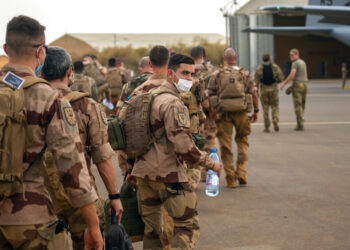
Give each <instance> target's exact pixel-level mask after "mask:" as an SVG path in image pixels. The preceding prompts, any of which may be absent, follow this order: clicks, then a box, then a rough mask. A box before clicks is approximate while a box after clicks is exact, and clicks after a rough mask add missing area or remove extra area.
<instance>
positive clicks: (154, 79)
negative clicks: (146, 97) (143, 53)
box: [131, 74, 167, 95]
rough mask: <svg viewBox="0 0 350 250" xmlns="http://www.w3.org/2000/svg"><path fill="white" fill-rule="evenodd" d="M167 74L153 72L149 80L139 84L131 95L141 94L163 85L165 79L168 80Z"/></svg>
mask: <svg viewBox="0 0 350 250" xmlns="http://www.w3.org/2000/svg"><path fill="white" fill-rule="evenodd" d="M166 78H167V75H166V74H165V75H160V74H153V75H151V76H150V78H148V80H147V81H145V82H144V83H142V84H141V85H140V86H138V87H137V88H136V89H135V90H134V92H133V93H131V95H139V94H142V93H147V92H148V91H150V90H151V89H153V88H156V87H159V86H160V85H162V83H163V82H164V80H166Z"/></svg>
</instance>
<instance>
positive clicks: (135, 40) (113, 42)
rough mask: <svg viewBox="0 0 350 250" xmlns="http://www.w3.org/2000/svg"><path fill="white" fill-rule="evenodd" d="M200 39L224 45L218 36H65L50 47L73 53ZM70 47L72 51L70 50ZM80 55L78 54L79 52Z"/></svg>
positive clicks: (223, 40) (222, 39)
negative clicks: (64, 49)
mask: <svg viewBox="0 0 350 250" xmlns="http://www.w3.org/2000/svg"><path fill="white" fill-rule="evenodd" d="M200 39H206V40H207V41H208V42H210V43H216V42H219V43H221V44H224V43H225V37H224V36H222V35H220V34H93V33H91V34H65V35H63V36H62V37H60V38H58V39H57V40H55V41H54V42H52V43H51V44H50V45H56V46H62V47H64V48H66V49H68V50H69V52H70V53H71V52H73V51H78V50H79V51H83V50H84V51H89V50H97V51H101V50H102V49H104V48H108V47H116V46H118V47H127V46H129V45H130V46H132V47H133V48H135V49H136V48H141V47H146V48H147V47H151V46H154V45H157V44H160V45H164V46H168V47H170V46H172V45H176V44H178V43H184V44H186V45H192V44H195V42H196V41H199V40H200ZM70 47H72V49H71V48H70ZM79 53H80V52H79Z"/></svg>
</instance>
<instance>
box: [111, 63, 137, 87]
mask: <svg viewBox="0 0 350 250" xmlns="http://www.w3.org/2000/svg"><path fill="white" fill-rule="evenodd" d="M115 66H116V67H117V69H118V70H119V71H120V72H123V74H124V76H125V79H126V81H127V82H130V81H131V79H132V77H133V75H134V72H133V71H132V70H129V69H126V68H125V66H124V62H123V61H122V60H120V59H119V58H116V64H115Z"/></svg>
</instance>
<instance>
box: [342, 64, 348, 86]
mask: <svg viewBox="0 0 350 250" xmlns="http://www.w3.org/2000/svg"><path fill="white" fill-rule="evenodd" d="M347 75H348V69H347V67H346V63H345V62H343V63H342V65H341V77H342V80H343V89H345V86H346V77H347Z"/></svg>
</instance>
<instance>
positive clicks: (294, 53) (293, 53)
mask: <svg viewBox="0 0 350 250" xmlns="http://www.w3.org/2000/svg"><path fill="white" fill-rule="evenodd" d="M289 55H299V50H297V49H291V50H290V51H289Z"/></svg>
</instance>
